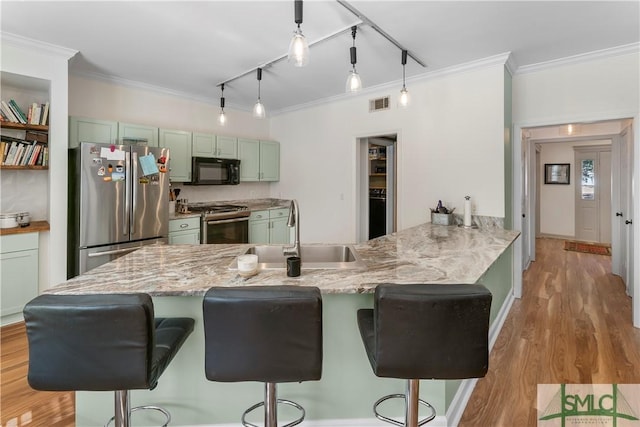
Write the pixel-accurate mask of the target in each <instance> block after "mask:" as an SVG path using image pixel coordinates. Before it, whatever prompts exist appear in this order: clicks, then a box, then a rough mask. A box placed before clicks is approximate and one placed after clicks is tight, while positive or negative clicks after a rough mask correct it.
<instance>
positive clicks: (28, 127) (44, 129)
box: [0, 121, 49, 170]
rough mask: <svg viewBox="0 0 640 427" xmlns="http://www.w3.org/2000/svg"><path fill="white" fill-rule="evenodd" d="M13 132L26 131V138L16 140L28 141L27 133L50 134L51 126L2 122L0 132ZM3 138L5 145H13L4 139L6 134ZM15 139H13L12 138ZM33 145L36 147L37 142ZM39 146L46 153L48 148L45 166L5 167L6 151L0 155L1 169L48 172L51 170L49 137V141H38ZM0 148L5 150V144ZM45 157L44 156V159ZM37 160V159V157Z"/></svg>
mask: <svg viewBox="0 0 640 427" xmlns="http://www.w3.org/2000/svg"><path fill="white" fill-rule="evenodd" d="M5 129H6V130H12V131H24V132H25V134H24V135H23V136H24V138H22V137H21V138H16V139H23V140H26V138H27V136H26V131H36V132H40V133H47V134H48V133H49V126H46V125H34V124H22V123H13V122H7V121H3V122H0V131H1V130H5ZM2 136H3V138H2V140H3V141H5V142H4V143H5V144H9V145H10V144H11V143H10V142H7V141H8V140H5V138H4V134H3V135H2ZM11 139H13V138H11ZM32 144H33V145H36V142H33V143H32ZM37 144H39V145H41V146H42V148H40V150H41V151H43V152H44V147H47V150H46V151H47V153H46V157H47V158H46V159H45V160H44V161H45V163H46V164H45V165H36V164H32V165H5V164H4V161H5V156H4V154H5V153H4V151H3V152H1V153H0V169H6V170H47V169H49V165H48V151H49V150H48V145H49V142H48V137H47V141H38V142H37ZM0 146H1V147H2V148H4V144H0ZM44 157H45V156H43V158H44ZM8 158H9V156H7V159H8ZM36 160H37V157H36Z"/></svg>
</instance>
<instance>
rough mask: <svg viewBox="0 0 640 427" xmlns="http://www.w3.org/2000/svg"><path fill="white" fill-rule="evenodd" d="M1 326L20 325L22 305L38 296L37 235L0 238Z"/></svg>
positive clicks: (11, 235) (21, 234) (14, 235)
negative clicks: (17, 323) (18, 323)
mask: <svg viewBox="0 0 640 427" xmlns="http://www.w3.org/2000/svg"><path fill="white" fill-rule="evenodd" d="M0 248H1V252H0V283H1V284H2V285H1V288H2V290H1V295H0V297H1V298H0V312H1V314H0V316H1V323H2V325H3V326H4V325H7V324H9V323H15V322H19V321H22V309H23V308H24V306H25V304H26V303H27V302H29V301H30V300H32V299H33V298H35V297H36V296H37V295H38V233H20V234H10V235H6V236H0Z"/></svg>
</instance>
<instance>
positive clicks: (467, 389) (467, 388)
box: [446, 292, 515, 427]
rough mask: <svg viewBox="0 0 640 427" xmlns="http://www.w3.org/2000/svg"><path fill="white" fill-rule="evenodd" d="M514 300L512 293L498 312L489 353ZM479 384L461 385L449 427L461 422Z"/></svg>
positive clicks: (465, 382)
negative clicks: (472, 394)
mask: <svg viewBox="0 0 640 427" xmlns="http://www.w3.org/2000/svg"><path fill="white" fill-rule="evenodd" d="M514 300H515V298H514V297H513V292H510V293H509V294H508V295H507V298H505V300H504V303H502V307H500V311H499V312H498V315H497V316H496V319H495V321H494V322H493V325H491V328H489V352H491V350H492V349H493V345H494V344H495V343H496V340H497V339H498V335H500V330H502V326H503V325H504V322H505V320H506V319H507V315H508V314H509V311H510V310H511V306H512V305H513V301H514ZM477 382H478V379H477V378H471V379H467V380H463V381H462V384H460V387H459V388H458V391H457V392H456V394H455V396H453V400H451V405H449V409H448V410H447V416H446V420H447V421H448V422H449V424H448V426H451V427H456V426H457V425H458V423H459V422H460V418H462V414H463V413H464V410H465V408H466V407H467V403H468V402H469V398H471V393H472V392H473V389H474V388H475V386H476V383H477Z"/></svg>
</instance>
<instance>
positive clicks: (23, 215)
mask: <svg viewBox="0 0 640 427" xmlns="http://www.w3.org/2000/svg"><path fill="white" fill-rule="evenodd" d="M30 222H31V221H30V218H29V212H17V213H2V214H0V228H15V227H17V226H20V227H26V226H27V225H29V224H30Z"/></svg>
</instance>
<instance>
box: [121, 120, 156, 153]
mask: <svg viewBox="0 0 640 427" xmlns="http://www.w3.org/2000/svg"><path fill="white" fill-rule="evenodd" d="M118 142H119V143H120V144H124V145H146V146H149V147H157V146H158V128H157V127H153V126H144V125H134V124H130V123H118Z"/></svg>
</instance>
